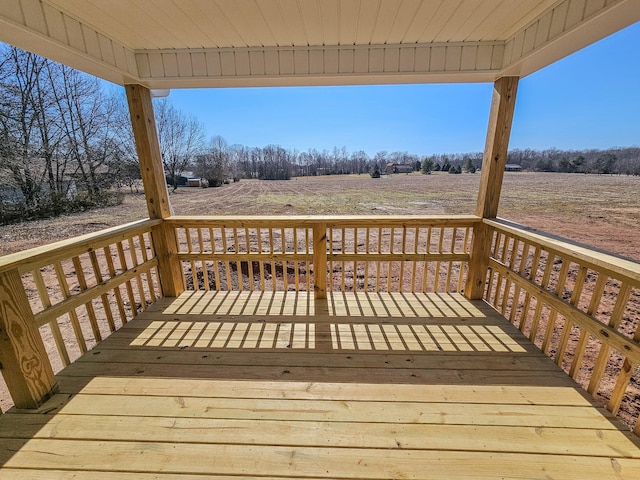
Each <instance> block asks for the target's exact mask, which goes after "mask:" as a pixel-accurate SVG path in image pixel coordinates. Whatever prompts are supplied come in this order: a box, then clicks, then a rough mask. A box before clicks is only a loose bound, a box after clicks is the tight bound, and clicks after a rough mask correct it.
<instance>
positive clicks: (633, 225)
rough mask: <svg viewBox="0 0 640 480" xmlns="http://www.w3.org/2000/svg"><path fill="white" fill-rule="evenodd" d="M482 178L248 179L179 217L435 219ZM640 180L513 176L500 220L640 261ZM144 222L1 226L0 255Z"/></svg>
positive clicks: (182, 208) (134, 199)
mask: <svg viewBox="0 0 640 480" xmlns="http://www.w3.org/2000/svg"><path fill="white" fill-rule="evenodd" d="M479 181H480V175H479V174H475V175H469V174H463V175H449V174H433V175H429V176H427V175H420V174H411V175H404V174H398V175H393V176H390V177H383V178H381V179H372V178H370V177H369V176H368V175H359V176H358V175H353V176H327V177H303V178H294V179H292V180H290V181H257V180H242V181H240V182H239V183H235V184H231V185H225V186H224V187H221V188H209V189H200V188H180V189H178V190H177V191H176V192H175V193H172V194H171V195H170V199H171V202H172V205H173V208H174V211H175V213H176V214H180V215H313V214H318V215H320V214H333V215H340V214H356V215H404V214H415V215H428V214H467V213H473V212H474V208H475V202H476V196H477V191H478V183H479ZM638 192H640V177H627V176H605V175H582V174H557V173H506V174H505V181H504V187H503V192H502V198H501V201H500V211H499V216H501V217H504V218H507V219H509V220H513V221H515V222H518V223H521V224H523V225H526V226H530V227H533V228H537V229H539V230H544V231H547V232H552V233H554V234H555V235H559V236H564V237H566V238H570V239H572V240H575V241H579V242H582V243H585V244H587V245H591V246H595V247H597V248H600V249H603V250H607V251H610V252H612V253H616V254H620V255H624V256H626V257H630V258H632V259H635V260H640V236H639V235H637V231H638V225H640V195H639V194H638ZM145 217H146V206H145V202H144V198H143V196H142V195H135V194H133V195H127V196H126V200H125V203H124V205H121V206H118V207H109V208H105V209H101V210H94V211H90V212H86V213H82V214H76V215H69V216H63V217H59V218H56V219H51V220H40V221H33V222H25V223H22V224H17V225H9V226H0V239H1V242H0V254H8V253H12V252H15V251H19V250H24V249H26V248H31V247H35V246H38V245H42V244H45V243H49V242H52V241H55V240H61V239H65V238H69V237H72V236H75V235H80V234H83V233H89V232H92V231H96V230H100V229H102V228H107V227H110V226H115V225H119V224H122V223H126V222H129V221H133V220H138V219H141V218H145Z"/></svg>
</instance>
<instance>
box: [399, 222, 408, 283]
mask: <svg viewBox="0 0 640 480" xmlns="http://www.w3.org/2000/svg"><path fill="white" fill-rule="evenodd" d="M400 247H401V249H402V250H401V252H400V253H402V256H403V258H402V259H401V260H400V277H399V279H398V292H402V291H403V289H404V263H405V262H404V254H405V253H407V227H406V226H405V225H403V226H402V243H401V245H400Z"/></svg>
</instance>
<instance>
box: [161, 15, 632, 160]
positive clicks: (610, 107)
mask: <svg viewBox="0 0 640 480" xmlns="http://www.w3.org/2000/svg"><path fill="white" fill-rule="evenodd" d="M492 87H493V86H492V85H491V84H451V85H439V84H429V85H398V86H396V85H393V86H366V87H309V88H302V87H295V88H285V87H280V88H270V89H269V88H243V89H207V90H204V89H202V90H173V91H172V92H171V95H170V98H171V100H172V102H173V104H174V105H175V106H176V107H178V108H179V109H181V110H183V111H184V112H187V113H191V114H194V115H195V116H196V117H198V118H199V119H200V120H201V121H202V122H203V123H204V125H205V128H206V131H207V134H208V135H209V136H212V135H221V136H222V137H224V138H225V139H226V140H227V142H228V143H229V144H234V143H240V144H243V145H247V146H265V145H267V144H270V143H273V144H279V145H282V146H283V147H285V148H292V149H294V148H295V149H298V150H301V151H304V150H307V149H308V148H317V149H320V150H322V149H325V148H326V149H332V148H333V147H334V146H337V147H343V146H344V147H346V148H347V150H348V151H355V150H364V151H366V152H367V153H369V154H370V155H373V154H374V153H375V152H377V151H379V150H387V151H408V152H410V153H416V154H419V155H429V154H433V153H445V152H446V153H463V152H474V151H481V150H482V149H483V147H484V140H485V135H486V127H487V119H488V116H489V105H490V101H491V91H492ZM639 145H640V23H639V24H636V25H633V26H631V27H629V28H627V29H625V30H623V31H621V32H618V33H617V34H615V35H613V36H611V37H608V38H606V39H604V40H601V41H600V42H598V43H596V44H594V45H591V46H590V47H588V48H586V49H584V50H582V51H580V52H578V53H575V54H573V55H571V56H570V57H567V58H565V59H563V60H561V61H559V62H556V63H555V64H553V65H551V66H549V67H547V68H545V69H543V70H540V71H538V72H536V73H534V74H532V75H530V76H528V77H525V78H523V79H521V81H520V84H519V87H518V98H517V103H516V112H515V118H514V123H513V128H512V135H511V142H510V148H533V149H546V148H551V147H555V148H559V149H583V148H598V149H602V148H608V147H613V146H639Z"/></svg>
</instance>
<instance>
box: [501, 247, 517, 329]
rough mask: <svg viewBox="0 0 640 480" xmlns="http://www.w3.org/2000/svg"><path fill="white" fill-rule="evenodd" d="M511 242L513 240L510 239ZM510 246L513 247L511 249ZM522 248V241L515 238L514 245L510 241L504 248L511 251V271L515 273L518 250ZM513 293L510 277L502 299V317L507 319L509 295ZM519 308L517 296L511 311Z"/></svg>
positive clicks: (506, 280) (506, 281)
mask: <svg viewBox="0 0 640 480" xmlns="http://www.w3.org/2000/svg"><path fill="white" fill-rule="evenodd" d="M510 240H511V239H510ZM509 245H511V248H510V249H509ZM519 247H520V240H519V239H517V238H515V237H514V238H513V244H512V243H511V241H509V242H508V243H506V244H505V246H504V248H505V250H509V253H510V255H509V265H508V267H509V270H511V271H513V270H514V269H515V266H516V257H517V256H518V248H519ZM510 292H511V280H509V277H506V278H505V284H504V294H503V297H502V312H501V313H502V316H504V317H506V311H507V304H508V303H509V293H510ZM516 306H517V303H516V299H515V296H514V297H513V300H512V303H511V310H515V309H516Z"/></svg>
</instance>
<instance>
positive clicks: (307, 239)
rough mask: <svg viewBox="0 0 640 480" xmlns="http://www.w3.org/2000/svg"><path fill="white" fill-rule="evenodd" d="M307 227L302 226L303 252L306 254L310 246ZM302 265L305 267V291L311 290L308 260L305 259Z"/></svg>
mask: <svg viewBox="0 0 640 480" xmlns="http://www.w3.org/2000/svg"><path fill="white" fill-rule="evenodd" d="M309 230H310V228H309V227H304V253H306V254H307V255H309V253H310V248H309V244H310V235H309ZM304 267H305V274H306V276H305V280H306V281H305V283H306V284H307V293H310V292H311V271H310V270H309V260H305V262H304Z"/></svg>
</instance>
